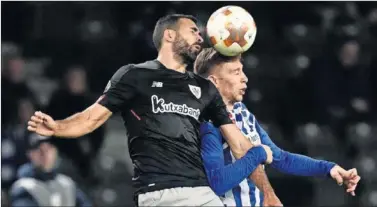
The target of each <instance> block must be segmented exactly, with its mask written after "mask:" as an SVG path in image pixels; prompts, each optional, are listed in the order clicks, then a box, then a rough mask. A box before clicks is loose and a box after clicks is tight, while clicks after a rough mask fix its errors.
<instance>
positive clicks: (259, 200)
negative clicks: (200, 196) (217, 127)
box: [221, 102, 263, 206]
mask: <svg viewBox="0 0 377 207" xmlns="http://www.w3.org/2000/svg"><path fill="white" fill-rule="evenodd" d="M231 119H232V120H233V121H234V122H235V124H236V125H237V127H238V128H239V129H240V130H241V131H242V133H243V135H245V136H246V137H247V138H249V139H250V141H251V142H253V143H254V144H261V139H260V136H259V134H258V132H257V130H256V126H255V121H256V120H255V117H254V115H253V114H251V113H250V112H249V110H248V109H247V108H246V107H245V105H244V104H242V103H241V102H239V103H236V104H235V105H234V108H233V111H232V113H231ZM223 149H224V162H225V163H224V164H225V165H228V164H231V163H233V162H235V161H236V159H235V157H234V156H233V155H232V152H231V150H230V147H229V146H228V144H227V143H226V142H224V144H223ZM221 198H222V200H223V202H224V204H225V205H227V206H262V204H263V193H262V192H260V191H259V189H258V188H257V187H256V186H255V184H254V183H253V182H251V181H250V180H249V179H244V180H243V181H242V182H241V183H240V184H239V185H238V186H237V187H235V188H233V189H232V190H230V191H228V192H226V193H225V195H224V196H222V197H221Z"/></svg>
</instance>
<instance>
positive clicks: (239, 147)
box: [220, 124, 274, 195]
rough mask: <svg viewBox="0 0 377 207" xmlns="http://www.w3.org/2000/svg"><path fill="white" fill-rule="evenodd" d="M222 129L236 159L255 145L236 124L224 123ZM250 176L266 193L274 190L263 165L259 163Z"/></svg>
mask: <svg viewBox="0 0 377 207" xmlns="http://www.w3.org/2000/svg"><path fill="white" fill-rule="evenodd" d="M220 130H221V133H222V134H223V136H224V138H225V139H226V141H227V143H228V145H229V146H230V148H231V150H232V153H233V155H234V157H235V158H236V159H241V158H242V157H243V156H244V155H245V154H246V153H247V151H248V150H249V149H251V148H252V147H253V144H252V143H251V142H250V141H249V140H248V139H246V138H245V136H244V135H243V134H242V133H241V131H240V130H239V129H238V128H237V126H236V125H235V124H226V125H222V126H220ZM249 178H250V179H251V180H252V181H253V182H254V184H255V185H256V186H257V187H258V188H259V190H261V191H262V192H263V193H264V194H265V195H269V194H271V193H273V192H274V190H273V188H272V186H271V184H270V182H269V180H268V178H267V175H266V172H265V170H264V169H263V166H262V165H259V166H258V167H257V168H256V169H255V170H254V171H253V172H252V173H251V175H250V176H249Z"/></svg>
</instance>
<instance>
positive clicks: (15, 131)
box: [1, 98, 35, 189]
mask: <svg viewBox="0 0 377 207" xmlns="http://www.w3.org/2000/svg"><path fill="white" fill-rule="evenodd" d="M15 101H16V100H15ZM14 108H16V109H17V112H16V114H15V117H14V118H13V119H12V122H10V123H11V124H9V125H7V126H6V127H3V128H2V131H1V135H2V137H1V145H2V146H1V148H2V150H1V155H2V156H1V162H2V166H1V167H2V177H1V178H2V187H3V188H5V189H7V188H8V187H10V185H11V184H12V183H13V182H14V180H15V178H16V177H15V174H16V171H17V169H18V168H19V167H20V166H21V165H22V164H24V163H26V162H27V157H26V156H25V150H26V146H25V143H26V142H27V140H28V139H29V136H30V133H29V132H28V131H27V129H26V127H27V122H28V121H29V118H30V117H31V115H32V114H33V113H34V111H35V105H34V103H33V101H32V100H31V99H28V98H21V99H19V100H18V101H17V102H16V104H15V107H14Z"/></svg>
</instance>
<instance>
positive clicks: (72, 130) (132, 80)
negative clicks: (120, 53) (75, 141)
mask: <svg viewBox="0 0 377 207" xmlns="http://www.w3.org/2000/svg"><path fill="white" fill-rule="evenodd" d="M134 73H135V70H133V68H132V66H130V65H127V66H123V67H121V68H120V69H119V70H117V72H116V73H115V74H114V75H113V77H112V78H111V80H110V81H109V83H108V85H107V86H106V89H105V91H104V93H103V95H102V96H101V97H100V99H99V100H98V101H97V102H96V103H94V104H93V105H91V106H90V107H88V108H87V109H85V110H84V111H82V112H79V113H76V114H74V115H72V116H70V117H68V118H66V119H64V120H58V121H54V120H53V119H52V117H50V116H49V115H47V114H44V113H42V112H36V113H35V114H34V116H32V117H31V120H30V121H29V123H28V125H29V126H28V130H29V131H32V132H36V133H38V134H40V135H42V136H56V137H63V138H77V137H81V136H83V135H85V134H88V133H90V132H92V131H94V130H95V129H97V128H98V127H99V126H101V125H102V124H103V123H105V122H106V120H108V119H109V118H110V116H111V115H112V113H115V112H117V111H120V110H124V109H125V108H127V107H128V105H127V104H129V103H131V100H132V99H133V98H134V97H135V96H136V93H137V80H136V79H137V75H135V74H134Z"/></svg>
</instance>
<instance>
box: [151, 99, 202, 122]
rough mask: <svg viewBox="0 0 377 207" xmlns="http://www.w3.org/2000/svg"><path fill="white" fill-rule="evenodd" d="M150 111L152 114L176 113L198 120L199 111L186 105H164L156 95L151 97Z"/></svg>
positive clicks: (162, 100)
mask: <svg viewBox="0 0 377 207" xmlns="http://www.w3.org/2000/svg"><path fill="white" fill-rule="evenodd" d="M151 100H152V111H153V113H155V114H157V113H177V114H182V115H187V116H191V117H193V118H194V119H196V120H198V119H199V116H200V110H199V109H194V108H191V107H188V106H187V105H186V104H183V105H179V104H175V103H172V102H170V103H165V100H164V99H163V98H158V97H157V96H156V95H153V96H152V97H151Z"/></svg>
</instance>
